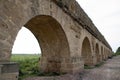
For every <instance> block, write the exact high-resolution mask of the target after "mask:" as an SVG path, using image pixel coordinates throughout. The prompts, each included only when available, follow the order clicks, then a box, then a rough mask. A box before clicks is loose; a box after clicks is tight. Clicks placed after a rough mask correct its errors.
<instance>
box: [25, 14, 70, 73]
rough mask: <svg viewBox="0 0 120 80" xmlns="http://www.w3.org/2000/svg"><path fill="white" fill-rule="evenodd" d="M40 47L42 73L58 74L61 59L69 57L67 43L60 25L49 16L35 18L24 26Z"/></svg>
mask: <svg viewBox="0 0 120 80" xmlns="http://www.w3.org/2000/svg"><path fill="white" fill-rule="evenodd" d="M24 26H25V27H26V28H28V29H29V30H30V31H31V32H32V33H33V34H34V35H35V37H36V38H37V40H38V42H39V44H40V46H41V52H42V55H41V59H40V69H41V70H42V71H43V72H60V71H61V67H62V65H61V64H64V63H65V61H64V62H62V61H63V59H64V58H65V57H68V56H69V47H68V42H67V39H66V36H65V33H64V31H63V29H62V27H61V25H60V24H59V23H58V22H57V21H56V20H55V19H54V18H52V17H50V16H44V15H41V16H36V17H34V18H32V19H31V20H29V21H28V22H27V23H26V24H25V25H24Z"/></svg>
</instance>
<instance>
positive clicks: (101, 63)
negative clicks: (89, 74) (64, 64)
mask: <svg viewBox="0 0 120 80" xmlns="http://www.w3.org/2000/svg"><path fill="white" fill-rule="evenodd" d="M103 64H104V62H100V63H98V64H96V65H95V66H88V65H84V69H93V68H97V67H100V66H102V65H103Z"/></svg>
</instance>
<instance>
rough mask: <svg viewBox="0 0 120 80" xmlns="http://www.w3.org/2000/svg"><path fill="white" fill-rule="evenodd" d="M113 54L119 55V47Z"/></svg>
mask: <svg viewBox="0 0 120 80" xmlns="http://www.w3.org/2000/svg"><path fill="white" fill-rule="evenodd" d="M115 55H120V47H119V48H118V49H117V51H116V53H115Z"/></svg>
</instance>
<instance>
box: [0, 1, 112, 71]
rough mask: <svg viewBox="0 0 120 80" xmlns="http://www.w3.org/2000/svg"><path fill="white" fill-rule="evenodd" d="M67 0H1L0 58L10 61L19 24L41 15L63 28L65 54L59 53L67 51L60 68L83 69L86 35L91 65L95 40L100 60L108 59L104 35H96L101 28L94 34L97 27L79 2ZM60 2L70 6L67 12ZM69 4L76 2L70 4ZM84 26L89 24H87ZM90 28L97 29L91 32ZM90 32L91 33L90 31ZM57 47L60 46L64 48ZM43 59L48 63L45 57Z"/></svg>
mask: <svg viewBox="0 0 120 80" xmlns="http://www.w3.org/2000/svg"><path fill="white" fill-rule="evenodd" d="M58 1H59V0H58ZM66 1H68V0H63V2H62V3H60V2H57V0H54V1H53V0H0V62H6V61H7V62H9V60H10V57H11V51H12V47H13V44H14V41H15V38H16V36H17V33H18V32H19V30H20V29H21V27H22V26H24V25H25V24H26V23H27V22H29V20H31V19H32V18H34V17H36V16H41V15H44V16H50V17H51V18H53V19H55V20H56V21H57V22H58V23H59V24H60V26H61V28H62V30H63V33H64V35H63V36H65V37H66V38H65V39H63V40H65V41H66V43H67V45H66V46H67V51H65V52H64V51H63V53H64V54H62V53H61V55H65V54H66V53H67V54H69V55H68V56H67V57H65V58H64V59H63V58H62V61H61V63H62V64H61V65H62V66H61V68H60V72H80V71H82V70H83V68H84V62H85V61H84V58H83V57H82V48H83V47H82V46H83V42H84V39H85V38H87V39H88V43H89V46H90V47H89V48H90V51H91V53H90V56H89V57H90V62H88V63H90V65H95V64H97V63H98V62H97V56H96V44H98V49H99V53H97V54H99V57H98V58H99V60H100V61H103V60H104V59H107V58H108V56H109V55H110V54H111V53H112V50H111V48H110V46H109V45H108V44H107V43H106V41H105V39H104V38H103V37H102V40H101V39H99V38H101V37H99V35H101V34H100V32H99V31H98V34H99V35H98V34H96V31H97V30H96V28H92V26H93V23H92V22H91V20H90V19H89V18H86V14H85V13H84V12H83V11H82V10H81V8H80V7H78V6H77V7H76V5H78V4H77V3H76V2H74V0H71V2H70V3H71V5H69V6H68V2H66ZM72 1H73V2H72ZM60 4H61V6H63V5H62V4H66V8H67V7H68V8H69V7H70V9H69V10H70V12H67V11H68V10H66V8H65V6H64V9H63V7H62V8H61V6H60ZM72 4H74V5H75V6H72ZM74 8H75V9H74ZM79 8H80V11H79ZM65 10H66V11H65ZM77 11H78V12H79V14H75V13H76V12H77ZM73 13H74V14H73ZM74 15H76V16H74ZM78 15H79V16H80V17H79V19H76V18H75V17H77V16H78ZM82 15H85V16H82ZM73 16H74V17H73ZM88 20H90V21H88ZM31 24H32V23H31ZM83 24H86V25H83ZM85 26H89V28H88V27H85ZM93 29H95V30H96V31H95V32H94V30H93ZM89 30H92V31H89ZM92 32H94V33H93V34H92ZM95 34H96V35H97V37H96V36H95ZM35 36H36V35H35ZM38 40H39V39H38ZM86 45H87V43H86ZM101 48H102V49H101ZM60 50H63V48H61V49H60ZM88 54H89V53H88ZM86 56H87V55H86ZM43 57H44V56H43ZM43 63H44V64H47V63H46V62H44V60H43ZM43 67H44V66H43Z"/></svg>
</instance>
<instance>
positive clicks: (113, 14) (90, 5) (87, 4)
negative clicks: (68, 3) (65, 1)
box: [12, 0, 120, 53]
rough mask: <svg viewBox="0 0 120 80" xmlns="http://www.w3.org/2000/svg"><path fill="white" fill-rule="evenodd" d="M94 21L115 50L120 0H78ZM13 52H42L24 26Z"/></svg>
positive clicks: (119, 34) (118, 37)
mask: <svg viewBox="0 0 120 80" xmlns="http://www.w3.org/2000/svg"><path fill="white" fill-rule="evenodd" d="M77 1H78V2H79V4H80V5H81V7H82V8H83V9H84V11H85V12H86V13H87V14H88V16H89V17H90V18H91V19H92V21H93V23H94V24H95V25H96V27H97V28H98V29H99V31H100V32H101V33H102V34H103V35H104V37H105V38H106V40H107V41H108V42H109V44H110V45H111V47H112V48H113V51H116V49H117V48H118V47H119V46H120V0H77ZM12 53H40V47H39V45H38V42H37V40H36V39H35V38H34V36H33V35H32V33H31V32H30V31H29V30H27V29H25V28H22V29H21V31H20V32H19V34H18V36H17V38H16V41H15V43H14V46H13V50H12Z"/></svg>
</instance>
